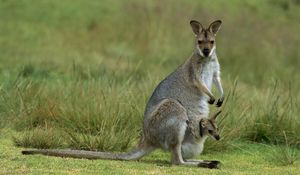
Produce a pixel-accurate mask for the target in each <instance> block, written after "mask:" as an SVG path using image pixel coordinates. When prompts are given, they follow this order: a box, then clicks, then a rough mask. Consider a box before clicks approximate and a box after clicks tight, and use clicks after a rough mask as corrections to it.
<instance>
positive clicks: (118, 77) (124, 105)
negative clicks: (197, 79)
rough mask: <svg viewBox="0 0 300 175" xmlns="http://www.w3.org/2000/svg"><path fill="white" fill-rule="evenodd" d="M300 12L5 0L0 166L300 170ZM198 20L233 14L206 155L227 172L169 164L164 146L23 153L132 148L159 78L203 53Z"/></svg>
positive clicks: (222, 36)
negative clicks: (59, 154)
mask: <svg viewBox="0 0 300 175" xmlns="http://www.w3.org/2000/svg"><path fill="white" fill-rule="evenodd" d="M299 10H300V3H299V1H298V0H288V1H284V0H266V1H259V0H248V1H238V0H232V1H230V3H229V2H225V1H222V0H216V1H213V2H211V1H209V0H204V1H201V2H195V1H192V0H188V1H179V0H178V1H172V0H165V1H158V0H151V1H150V0H146V1H143V2H141V1H138V0H129V1H109V0H102V1H101V2H100V1H99V2H98V1H97V2H96V1H89V2H87V1H83V0H64V1H57V0H43V1H37V0H18V1H17V0H11V1H7V0H0V53H1V54H0V82H1V83H0V129H1V130H0V131H1V132H0V146H1V147H0V164H1V165H2V166H0V172H4V174H8V173H9V174H10V173H15V174H20V173H33V174H39V173H41V172H47V173H58V174H68V173H69V174H80V173H83V172H85V171H88V172H89V173H91V174H92V173H96V172H105V173H106V174H110V171H111V170H113V171H115V174H120V173H125V174H156V173H160V174H175V173H178V174H183V173H185V172H191V173H192V174H193V173H194V174H196V173H199V172H201V173H202V172H203V173H208V174H211V173H212V174H214V173H215V174H297V173H299V169H300V168H299V149H300V134H299V133H300V116H299V114H300V109H299V102H300V93H299V90H298V89H299V88H300V72H299V66H300V61H299V60H300V59H299V57H300V51H299V45H300V35H299V34H298V32H299V31H300V24H299V20H300V13H298V12H299ZM191 19H197V20H199V21H201V22H202V23H204V24H205V25H208V24H209V23H210V22H211V21H212V20H215V19H222V20H223V25H222V28H221V30H220V32H219V33H218V36H217V45H218V47H217V53H218V57H219V61H220V64H221V68H222V81H223V84H224V90H225V93H226V101H225V104H224V106H223V111H224V112H223V113H222V117H221V118H220V120H219V121H218V123H219V125H220V129H221V137H222V139H221V140H220V141H218V142H216V141H211V140H209V141H208V142H207V144H206V148H205V154H204V158H207V159H218V160H221V161H222V162H223V164H224V166H223V168H222V170H220V171H212V170H199V169H193V168H186V167H173V166H172V167H170V165H169V164H168V163H166V161H167V160H168V154H166V153H162V152H156V153H155V154H153V155H150V156H149V157H146V158H144V159H143V160H142V161H141V162H119V161H101V160H99V161H87V160H72V159H66V160H64V159H59V158H48V157H42V156H32V157H25V156H22V155H20V150H22V149H23V148H24V147H31V148H74V149H85V150H101V151H117V152H120V151H127V150H129V149H130V148H131V147H132V146H133V145H134V144H135V143H136V142H137V141H138V138H139V135H140V132H141V128H142V120H143V112H144V107H145V104H146V102H147V100H148V98H149V97H150V95H151V93H152V91H153V90H154V88H155V86H156V85H157V84H158V83H159V82H160V81H161V80H162V79H163V78H164V77H166V76H167V75H168V74H169V73H170V72H172V71H173V70H174V69H175V68H176V67H177V66H178V65H180V64H182V63H183V62H184V60H185V59H187V58H188V57H189V56H190V54H191V52H192V51H193V33H192V30H191V28H190V26H189V20H191ZM213 91H214V93H215V96H216V97H218V96H219V94H217V93H216V91H215V89H214V90H213ZM211 110H212V111H214V110H216V109H215V107H211ZM49 162H50V163H51V166H50V167H47V166H46V165H48V163H49ZM3 165H4V166H3ZM236 165H240V167H238V166H236ZM123 168H124V170H123ZM297 171H298V172H297Z"/></svg>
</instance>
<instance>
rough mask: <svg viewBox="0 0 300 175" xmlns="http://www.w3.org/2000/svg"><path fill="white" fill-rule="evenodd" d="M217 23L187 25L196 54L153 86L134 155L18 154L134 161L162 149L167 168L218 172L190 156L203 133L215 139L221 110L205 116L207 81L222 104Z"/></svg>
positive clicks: (199, 145) (198, 147)
mask: <svg viewBox="0 0 300 175" xmlns="http://www.w3.org/2000/svg"><path fill="white" fill-rule="evenodd" d="M221 23H222V22H221V21H220V20H217V21H214V22H212V23H211V24H210V25H209V27H208V28H204V27H203V26H202V25H201V24H200V22H198V21H195V20H192V21H190V25H191V27H192V30H193V32H194V34H195V50H194V52H193V54H192V56H191V57H190V58H189V59H187V60H186V61H185V62H184V63H183V64H182V65H181V66H179V67H178V68H177V69H176V70H175V71H174V72H172V73H171V74H170V75H169V76H167V77H166V78H165V79H164V80H163V81H161V82H160V83H159V85H158V86H157V87H156V88H155V90H154V92H153V94H152V96H151V97H150V99H149V101H148V103H147V105H146V109H145V113H144V123H143V136H142V138H141V140H140V143H139V145H138V146H137V148H136V149H134V150H133V151H131V152H129V153H123V154H114V153H106V152H93V151H80V150H56V149H54V150H25V151H22V153H23V154H44V155H51V156H60V157H74V158H87V159H98V158H100V159H118V160H138V159H140V158H141V157H143V156H144V155H146V154H148V153H150V152H151V151H153V150H154V149H157V148H162V149H164V150H169V151H171V153H172V158H171V163H172V164H177V165H193V166H200V167H208V168H218V165H219V162H218V161H203V160H191V159H190V158H193V157H195V156H196V155H198V154H200V153H201V152H202V150H203V145H204V142H205V140H206V138H207V137H208V135H211V136H213V137H214V138H215V139H216V140H219V139H220V136H219V135H218V133H217V127H216V123H215V119H216V117H217V115H218V114H219V113H220V112H218V113H216V114H215V115H213V116H212V117H208V114H209V107H208V104H214V102H215V97H214V95H213V94H212V92H211V86H212V83H214V84H215V85H216V87H217V89H218V91H219V93H220V94H221V97H220V98H219V99H218V101H217V103H216V106H217V107H220V106H221V105H222V103H223V101H224V92H223V88H222V85H221V79H220V65H219V63H218V59H217V55H216V43H215V37H216V34H217V32H218V30H219V28H220V26H221Z"/></svg>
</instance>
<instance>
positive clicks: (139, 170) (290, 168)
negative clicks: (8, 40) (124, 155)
mask: <svg viewBox="0 0 300 175" xmlns="http://www.w3.org/2000/svg"><path fill="white" fill-rule="evenodd" d="M1 133H2V136H1V139H0V140H1V142H0V143H1V144H0V152H1V153H0V157H1V159H0V165H1V168H0V170H1V173H3V174H40V173H42V174H99V173H100V174H200V173H201V174H299V173H300V170H299V166H300V164H299V161H296V162H294V163H293V164H289V165H286V166H282V165H281V164H280V165H278V163H277V161H279V159H270V155H269V154H270V150H274V151H276V152H277V153H280V148H278V147H277V146H272V147H271V149H270V146H264V145H262V144H249V143H248V144H245V143H238V142H237V143H232V144H233V145H234V149H231V150H227V151H219V152H214V153H209V154H205V155H203V156H199V158H202V159H206V160H220V161H221V162H222V166H221V169H219V170H210V169H202V168H195V167H194V168H193V167H183V166H171V165H170V163H169V159H170V154H169V153H165V152H161V151H155V152H153V153H152V154H150V155H148V156H146V157H144V158H143V159H142V160H140V161H128V162H127V161H109V160H84V159H71V158H57V157H47V156H39V155H37V156H23V155H21V153H20V151H21V150H22V148H17V147H15V146H14V145H13V143H12V141H11V139H9V136H10V135H12V134H13V133H12V131H11V130H3V129H2V130H1ZM295 153H296V154H297V155H298V156H299V155H300V151H299V150H295Z"/></svg>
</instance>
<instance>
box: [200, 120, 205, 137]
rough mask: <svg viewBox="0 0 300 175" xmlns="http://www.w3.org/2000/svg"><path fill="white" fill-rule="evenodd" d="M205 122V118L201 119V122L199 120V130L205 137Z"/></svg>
mask: <svg viewBox="0 0 300 175" xmlns="http://www.w3.org/2000/svg"><path fill="white" fill-rule="evenodd" d="M205 127H206V126H205V122H204V120H203V119H202V120H200V122H199V130H200V131H199V132H200V137H203V135H204V132H205V131H204V129H205Z"/></svg>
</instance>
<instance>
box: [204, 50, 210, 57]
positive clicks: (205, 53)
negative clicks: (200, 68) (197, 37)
mask: <svg viewBox="0 0 300 175" xmlns="http://www.w3.org/2000/svg"><path fill="white" fill-rule="evenodd" d="M209 52H210V50H209V49H207V48H205V49H203V54H204V56H206V57H207V56H208V55H209Z"/></svg>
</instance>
